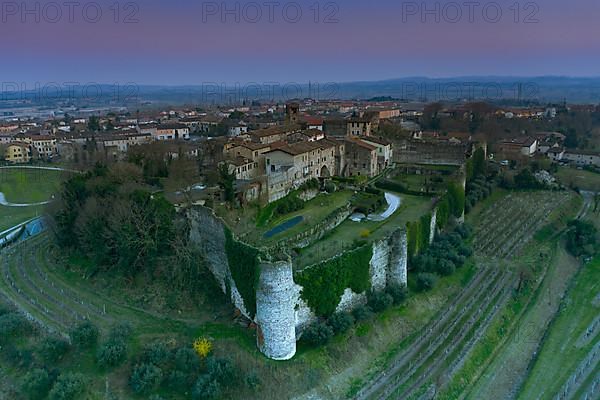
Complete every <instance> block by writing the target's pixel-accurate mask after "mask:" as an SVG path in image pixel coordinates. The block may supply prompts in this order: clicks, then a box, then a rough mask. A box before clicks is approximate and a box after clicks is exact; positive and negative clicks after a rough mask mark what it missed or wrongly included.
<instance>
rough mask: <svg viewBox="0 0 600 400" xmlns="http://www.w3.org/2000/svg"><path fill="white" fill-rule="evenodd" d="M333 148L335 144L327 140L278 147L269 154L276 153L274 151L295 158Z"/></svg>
mask: <svg viewBox="0 0 600 400" xmlns="http://www.w3.org/2000/svg"><path fill="white" fill-rule="evenodd" d="M331 147H335V144H334V143H331V142H330V141H327V140H319V141H317V142H298V143H294V144H290V145H286V146H282V147H277V148H275V149H273V150H271V151H270V152H269V153H271V152H274V151H282V152H284V153H288V154H291V155H293V156H297V155H300V154H306V153H309V152H311V151H314V150H321V149H327V148H331Z"/></svg>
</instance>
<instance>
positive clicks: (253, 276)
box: [225, 228, 260, 318]
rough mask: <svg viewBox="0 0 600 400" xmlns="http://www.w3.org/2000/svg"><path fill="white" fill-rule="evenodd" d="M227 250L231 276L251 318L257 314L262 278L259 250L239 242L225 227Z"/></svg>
mask: <svg viewBox="0 0 600 400" xmlns="http://www.w3.org/2000/svg"><path fill="white" fill-rule="evenodd" d="M225 252H226V254H227V262H228V264H229V270H230V271H231V277H232V278H233V281H234V282H235V285H236V287H237V290H238V292H239V293H240V295H241V296H242V299H243V300H244V305H245V306H246V311H248V313H249V314H250V317H251V318H254V316H255V315H256V289H257V287H258V281H259V278H260V265H259V260H258V258H259V253H260V252H259V251H258V250H257V249H255V248H253V247H250V246H247V245H245V244H243V243H241V242H238V241H237V240H235V239H234V238H233V234H232V233H231V231H230V230H229V229H227V228H226V229H225Z"/></svg>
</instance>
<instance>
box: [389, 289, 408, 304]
mask: <svg viewBox="0 0 600 400" xmlns="http://www.w3.org/2000/svg"><path fill="white" fill-rule="evenodd" d="M385 292H386V293H387V294H389V295H390V296H391V297H392V300H393V302H394V305H398V304H401V303H403V302H404V300H406V299H407V298H408V288H407V287H406V286H404V285H398V284H389V285H388V286H387V288H386V289H385Z"/></svg>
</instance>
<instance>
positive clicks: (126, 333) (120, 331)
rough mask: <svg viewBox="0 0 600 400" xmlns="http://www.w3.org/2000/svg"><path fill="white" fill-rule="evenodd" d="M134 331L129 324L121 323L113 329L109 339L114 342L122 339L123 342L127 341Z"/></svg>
mask: <svg viewBox="0 0 600 400" xmlns="http://www.w3.org/2000/svg"><path fill="white" fill-rule="evenodd" d="M132 331H133V329H132V328H131V325H129V324H128V323H121V324H118V325H115V326H113V327H112V329H111V330H110V334H109V337H110V338H111V339H114V340H118V339H120V340H122V341H127V340H129V338H130V337H131V333H132Z"/></svg>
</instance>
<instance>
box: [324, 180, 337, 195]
mask: <svg viewBox="0 0 600 400" xmlns="http://www.w3.org/2000/svg"><path fill="white" fill-rule="evenodd" d="M336 190H337V187H336V186H335V183H333V182H327V183H326V184H325V191H326V192H327V193H329V194H331V193H335V191H336Z"/></svg>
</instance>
